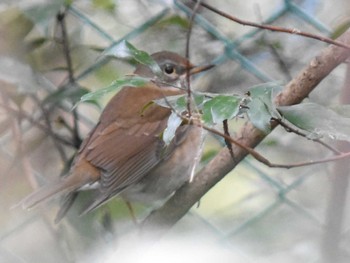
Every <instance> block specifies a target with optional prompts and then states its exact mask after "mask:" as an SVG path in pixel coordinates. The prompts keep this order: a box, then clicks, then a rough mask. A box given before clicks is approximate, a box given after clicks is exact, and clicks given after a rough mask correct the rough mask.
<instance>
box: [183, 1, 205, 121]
mask: <svg viewBox="0 0 350 263" xmlns="http://www.w3.org/2000/svg"><path fill="white" fill-rule="evenodd" d="M200 2H201V0H199V1H198V2H197V3H196V5H195V6H194V8H193V11H192V14H191V18H190V23H189V28H188V31H187V36H186V58H187V65H186V86H187V112H188V116H189V117H191V115H192V110H191V98H192V96H191V95H192V90H191V81H190V67H191V65H190V60H189V59H190V38H191V33H192V27H193V21H194V18H195V16H196V13H197V11H198V8H199V5H200Z"/></svg>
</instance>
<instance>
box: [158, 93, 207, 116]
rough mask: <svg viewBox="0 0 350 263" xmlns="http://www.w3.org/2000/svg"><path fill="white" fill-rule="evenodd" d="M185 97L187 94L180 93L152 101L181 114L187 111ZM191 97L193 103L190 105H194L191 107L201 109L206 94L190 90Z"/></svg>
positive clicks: (186, 97)
mask: <svg viewBox="0 0 350 263" xmlns="http://www.w3.org/2000/svg"><path fill="white" fill-rule="evenodd" d="M187 99H188V95H187V94H181V95H174V96H169V97H167V98H162V99H158V100H155V101H154V102H155V103H157V104H158V105H160V106H162V107H165V108H170V109H173V110H175V111H176V112H177V113H178V114H181V113H183V112H185V111H187ZM192 99H193V101H194V105H193V103H192V104H191V105H192V107H195V108H193V109H194V110H195V109H198V110H201V109H202V106H203V103H204V102H205V101H206V100H207V96H206V95H205V94H204V93H200V92H195V93H194V92H192Z"/></svg>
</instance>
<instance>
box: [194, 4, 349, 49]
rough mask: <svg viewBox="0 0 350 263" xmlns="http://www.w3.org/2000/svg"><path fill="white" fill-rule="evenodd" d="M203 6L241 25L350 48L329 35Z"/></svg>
mask: <svg viewBox="0 0 350 263" xmlns="http://www.w3.org/2000/svg"><path fill="white" fill-rule="evenodd" d="M192 1H193V2H196V3H199V2H200V1H198V0H192ZM200 5H201V6H203V7H205V8H207V9H208V10H210V11H212V12H214V13H216V14H218V15H220V16H223V17H225V18H227V19H229V20H232V21H234V22H236V23H238V24H241V25H244V26H252V27H257V28H261V29H266V30H270V31H275V32H281V33H288V34H293V35H299V36H303V37H307V38H312V39H317V40H320V41H322V42H325V43H328V44H333V45H336V46H339V47H343V48H346V49H350V45H347V44H344V43H342V42H339V41H336V40H333V39H331V38H328V37H324V36H320V35H315V34H311V33H307V32H302V31H300V30H298V29H295V28H293V29H291V28H284V27H278V26H271V25H266V24H264V25H262V24H259V23H254V22H251V21H247V20H242V19H239V18H237V17H234V16H232V15H229V14H227V13H225V12H223V11H221V10H219V9H217V8H215V7H213V6H211V5H209V4H206V3H200Z"/></svg>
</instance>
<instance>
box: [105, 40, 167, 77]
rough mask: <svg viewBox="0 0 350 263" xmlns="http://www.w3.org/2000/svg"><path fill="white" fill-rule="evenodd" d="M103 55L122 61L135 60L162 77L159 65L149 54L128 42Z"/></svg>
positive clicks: (109, 49)
mask: <svg viewBox="0 0 350 263" xmlns="http://www.w3.org/2000/svg"><path fill="white" fill-rule="evenodd" d="M102 55H104V56H112V57H116V58H121V59H134V60H136V61H137V62H138V63H141V64H143V65H145V66H148V67H149V68H150V69H151V70H152V72H153V73H154V74H156V75H157V76H161V75H162V71H161V69H160V67H159V65H158V64H157V63H156V62H155V61H154V59H153V58H152V57H151V56H150V55H149V54H148V53H147V52H145V51H142V50H139V49H137V48H135V47H134V46H133V45H131V44H130V43H129V42H128V41H126V40H124V41H122V42H120V43H118V44H117V45H114V46H112V47H110V48H108V49H106V50H105V51H104V52H103V54H102Z"/></svg>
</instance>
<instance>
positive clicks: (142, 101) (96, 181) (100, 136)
mask: <svg viewBox="0 0 350 263" xmlns="http://www.w3.org/2000/svg"><path fill="white" fill-rule="evenodd" d="M151 57H152V58H153V60H154V61H155V62H156V63H157V64H158V66H159V68H160V69H161V71H162V74H161V75H160V76H159V75H158V74H155V73H153V71H152V70H151V69H150V68H149V67H148V66H146V65H143V64H139V65H138V66H137V67H136V69H135V71H134V74H135V75H137V76H140V77H145V78H151V79H152V81H149V82H147V83H146V84H144V85H142V86H140V87H132V86H125V87H123V88H122V89H121V90H120V91H119V92H117V93H116V95H114V97H112V98H111V100H110V101H109V102H108V103H107V105H106V107H105V108H104V110H103V111H102V113H101V115H100V118H99V121H98V122H97V124H96V125H95V127H94V128H93V129H92V130H91V131H90V133H89V134H88V135H87V137H86V138H85V139H84V140H83V142H82V144H81V146H80V148H79V150H78V151H77V154H76V155H75V157H74V160H73V163H72V165H71V168H70V170H69V172H68V173H67V175H65V176H62V177H60V178H58V179H57V180H55V181H53V182H51V183H48V184H47V185H44V186H42V187H40V188H39V189H38V190H36V191H34V192H33V193H31V194H30V195H29V196H27V197H26V198H24V199H23V200H22V201H21V204H22V207H23V208H24V209H30V208H32V207H35V206H36V205H38V204H39V203H42V202H44V201H45V200H48V199H51V198H53V197H55V196H57V195H60V196H64V199H63V200H64V201H63V204H62V205H61V207H60V209H59V212H58V214H57V216H56V219H55V222H59V221H60V220H61V219H62V218H63V217H64V216H65V214H66V213H67V211H68V210H69V208H70V207H71V206H72V204H73V203H74V200H75V198H76V197H77V196H78V195H79V193H80V192H81V191H83V189H84V188H89V187H91V188H93V189H95V190H93V192H94V194H93V198H92V200H90V201H89V202H88V204H87V205H86V207H85V209H84V210H83V211H82V214H85V213H87V212H89V211H91V210H94V209H96V208H97V207H99V206H101V205H103V204H104V203H106V202H107V201H109V200H110V199H111V198H113V197H115V196H120V197H122V198H123V199H124V200H126V201H127V202H131V203H133V202H139V203H143V204H155V203H157V202H161V201H162V200H166V198H168V197H169V196H171V195H172V194H173V193H174V192H175V191H176V190H177V189H178V188H179V187H181V186H182V185H183V184H184V183H185V182H187V181H189V179H190V177H191V174H193V171H194V168H195V166H196V164H197V163H198V160H199V157H200V154H201V149H202V144H203V138H204V132H203V129H202V128H201V127H200V125H196V124H195V123H194V122H189V121H183V122H182V123H181V125H180V126H179V127H178V128H177V130H176V132H175V135H174V137H173V139H172V140H171V141H170V142H169V143H168V144H167V143H165V142H164V140H163V139H162V135H163V132H164V130H165V129H166V128H167V122H168V119H169V116H170V115H171V112H172V109H171V108H168V107H163V106H160V105H158V104H156V103H151V102H152V101H154V100H159V99H163V98H165V97H167V96H175V95H181V94H186V92H187V91H186V89H181V88H179V87H180V86H181V85H180V84H181V83H184V79H185V78H186V74H191V75H193V74H196V73H199V72H202V71H204V70H207V69H209V68H211V67H212V66H211V65H207V66H194V65H193V64H192V63H191V62H190V61H189V60H188V59H186V58H185V57H182V56H180V55H179V54H177V53H174V52H170V51H160V52H157V53H154V54H152V55H151ZM182 86H184V85H182Z"/></svg>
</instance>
